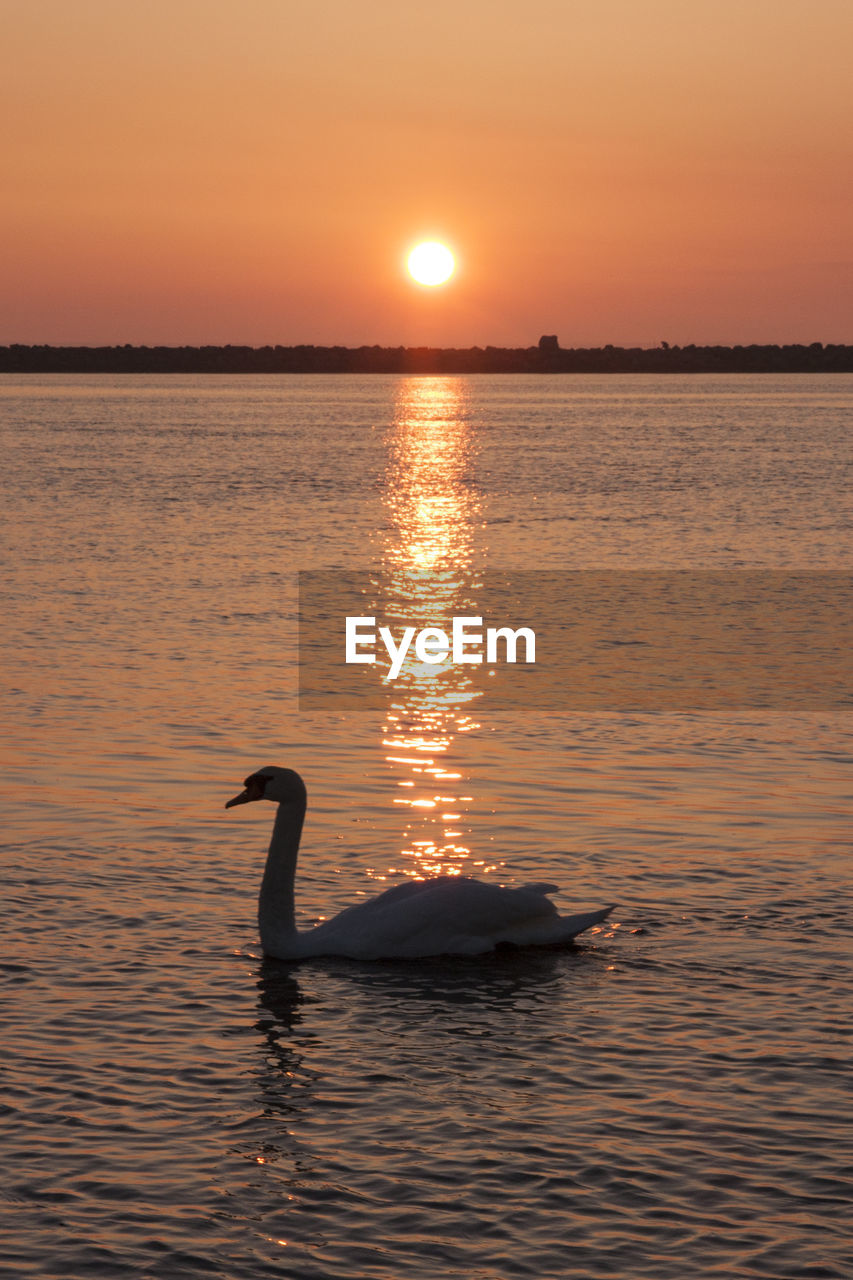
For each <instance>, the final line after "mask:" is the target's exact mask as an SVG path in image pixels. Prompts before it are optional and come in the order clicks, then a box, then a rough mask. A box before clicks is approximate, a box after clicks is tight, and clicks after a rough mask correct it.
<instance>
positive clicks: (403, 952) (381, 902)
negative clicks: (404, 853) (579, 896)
mask: <svg viewBox="0 0 853 1280" xmlns="http://www.w3.org/2000/svg"><path fill="white" fill-rule="evenodd" d="M243 786H244V790H243V791H242V792H241V793H240V794H239V795H237V796H234V798H233V800H229V801H228V802H227V804H226V805H225V808H226V809H231V808H233V807H234V806H235V805H238V804H248V803H249V802H250V801H253V800H272V802H273V803H274V804H276V805H278V810H277V812H276V816H275V822H274V824H273V832H272V840H271V841H270V848H269V853H268V854H267V861H266V866H265V868H264V875H263V880H262V881H261V891H260V896H259V899H258V927H259V931H260V936H261V945H262V946H263V949H264V952H265V953H266V955H268V956H272V957H273V958H274V959H278V960H298V959H307V958H308V957H312V956H313V957H317V956H345V957H347V958H348V959H351V960H380V959H419V958H425V957H427V956H439V955H482V954H483V953H484V952H488V951H492V950H493V949H494V948H495V947H496V946H498V945H499V944H500V943H509V944H513V945H515V946H553V945H555V944H559V943H567V942H570V941H571V939H572V938H574V937H575V936H576V935H577V934H579V933H583V931H584V929H589V928H590V927H591V926H592V925H594V924H599V923H600V922H601V921H602V920H604V919H605V918H606V917H607V916H608V915H609V914H610V912H611V911H612V910H613V907H612V906H610V907H604V908H603V909H601V910H598V911H587V912H584V913H583V914H581V915H574V916H561V915H558V913H557V908H556V907H555V906H554V904H553V902H551V901H550V900H549V899H548V898H547V897H546V896H545V895H546V894H548V893H555V892H556V885H552V884H526V885H522V887H521V888H520V889H505V888H501V887H500V886H499V885H493V884H486V883H484V882H483V881H482V880H473V879H470V878H469V877H467V876H436V877H434V878H433V879H430V880H407V881H404V882H403V884H398V885H394V886H393V887H392V888H390V889H386V890H385V892H384V893H380V894H379V895H378V896H377V897H375V898H371V899H370V900H369V901H367V902H359V903H357V904H356V905H355V906H352V907H347V908H346V909H345V910H344V911H341V913H340V914H339V915H337V916H335V917H334V919H332V920H326V921H324V922H323V923H322V924H319V925H317V926H316V927H315V928H313V929H306V930H304V931H299V930H297V928H296V923H295V918H294V899H293V883H294V879H295V875H296V857H297V854H298V852H299V838H300V836H301V834H302V823H303V821H304V819H305V806H306V803H307V797H306V792H305V783H304V782H303V781H302V779H301V778H300V776H299V774H298V773H296V772H295V771H294V770H293V769H283V768H280V767H279V766H277V765H265V766H264V767H263V768H261V769H257V770H256V771H255V772H254V773H251V774H250V775H249V777H248V778H246V780H245V782H244V783H243Z"/></svg>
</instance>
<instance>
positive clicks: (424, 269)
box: [408, 240, 456, 285]
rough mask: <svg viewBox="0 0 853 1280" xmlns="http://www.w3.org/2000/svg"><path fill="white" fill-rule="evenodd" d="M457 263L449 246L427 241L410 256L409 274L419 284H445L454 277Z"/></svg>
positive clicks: (418, 246)
mask: <svg viewBox="0 0 853 1280" xmlns="http://www.w3.org/2000/svg"><path fill="white" fill-rule="evenodd" d="M455 266H456V263H455V261H454V259H453V254H452V253H451V252H450V250H449V249H448V247H447V245H444V244H439V243H438V241H437V240H425V241H424V242H423V244H419V245H416V246H415V248H414V249H413V250H412V252H411V253H410V254H409V261H408V267H409V274H410V275H411V277H412V279H413V280H417V282H418V284H428V285H436V284H444V282H445V280H449V279H450V277H451V276H452V275H453V268H454V267H455Z"/></svg>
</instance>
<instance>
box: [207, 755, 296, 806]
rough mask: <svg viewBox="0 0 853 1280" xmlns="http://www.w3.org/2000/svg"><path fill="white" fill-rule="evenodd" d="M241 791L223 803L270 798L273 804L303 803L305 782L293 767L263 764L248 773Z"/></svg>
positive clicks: (230, 803) (243, 802)
mask: <svg viewBox="0 0 853 1280" xmlns="http://www.w3.org/2000/svg"><path fill="white" fill-rule="evenodd" d="M243 786H244V787H245V791H241V792H240V794H239V795H238V796H235V797H234V799H233V800H229V801H228V802H227V804H226V805H225V808H226V809H231V808H233V806H234V805H235V804H248V803H249V801H250V800H272V801H274V803H275V804H301V805H303V806H304V804H305V783H304V782H303V781H302V779H301V778H300V776H299V774H298V773H296V772H294V770H293V769H282V768H280V767H279V766H278V765H276V764H267V765H264V767H263V768H262V769H256V770H255V772H254V773H250V774H249V776H248V778H246V780H245V782H244V783H243Z"/></svg>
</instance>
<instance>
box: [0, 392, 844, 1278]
mask: <svg viewBox="0 0 853 1280" xmlns="http://www.w3.org/2000/svg"><path fill="white" fill-rule="evenodd" d="M0 399H2V423H3V425H2V432H3V456H4V469H3V477H2V484H3V488H4V510H5V512H6V526H7V528H6V537H7V543H8V556H7V559H6V562H5V568H4V570H3V574H4V581H3V616H4V639H3V654H2V657H3V670H4V685H5V689H4V693H3V714H4V723H5V724H6V725H7V726H8V728H7V731H6V732H5V733H4V742H3V748H2V751H3V756H2V766H3V768H2V778H3V790H4V810H5V813H6V819H5V827H4V839H3V854H4V886H5V892H4V908H5V909H4V912H3V928H4V946H3V952H2V961H0V967H2V971H3V978H4V986H5V1002H4V1004H3V1007H2V1014H0V1016H2V1026H3V1035H4V1062H5V1065H4V1073H3V1095H2V1104H3V1117H4V1123H3V1131H4V1155H3V1161H2V1175H1V1176H0V1186H1V1187H2V1193H3V1194H2V1204H3V1206H4V1209H5V1210H6V1211H7V1214H6V1216H7V1218H8V1223H7V1227H6V1230H5V1232H4V1234H3V1243H2V1244H1V1245H0V1267H2V1269H3V1274H7V1275H9V1276H15V1277H27V1276H38V1277H40V1278H41V1277H45V1278H48V1280H54V1278H55V1280H78V1278H79V1280H83V1278H87V1280H88V1277H109V1278H110V1280H112V1278H113V1277H115V1278H123V1277H131V1276H133V1277H157V1278H159V1277H163V1278H164V1280H172V1277H176V1278H177V1277H197V1276H214V1277H222V1278H223V1280H226V1278H227V1280H231V1278H232V1277H235V1276H240V1277H249V1276H252V1277H254V1276H258V1277H260V1276H284V1277H298V1278H299V1280H315V1278H316V1280H320V1278H322V1280H338V1278H339V1277H340V1278H343V1277H353V1276H358V1277H364V1278H365V1280H372V1278H374V1277H375V1278H377V1280H379V1278H381V1280H398V1278H399V1277H400V1276H402V1275H406V1276H412V1277H416V1278H417V1280H421V1278H423V1280H433V1278H435V1280H438V1278H442V1280H444V1278H445V1277H460V1280H463V1278H464V1280H512V1278H515V1277H532V1278H535V1280H552V1278H553V1280H558V1278H562V1277H579V1278H581V1277H582V1278H583V1280H597V1278H598V1277H608V1276H612V1277H619V1278H620V1280H624V1278H626V1277H635V1276H636V1277H643V1276H648V1277H654V1280H667V1278H668V1277H678V1278H679V1280H681V1278H682V1277H684V1276H688V1275H689V1276H691V1277H694V1276H695V1277H698V1276H703V1277H704V1276H724V1277H727V1278H728V1277H734V1276H765V1277H789V1276H790V1277H794V1276H796V1277H804V1276H805V1277H809V1276H813V1277H843V1276H847V1275H849V1274H850V1272H851V1267H853V1258H851V1251H850V1249H849V1246H848V1245H847V1243H846V1241H845V1234H844V1214H845V1209H846V1207H847V1206H849V1193H850V1183H849V1181H845V1169H846V1168H847V1169H849V1150H847V1151H846V1150H845V1146H844V1138H843V1134H842V1126H841V1122H842V1118H843V1116H844V1104H845V1101H846V1095H845V1084H846V1078H845V1073H844V1072H845V1068H844V1063H845V1032H846V1029H847V1022H846V1018H845V1016H844V1010H845V1008H846V1006H845V1005H843V1004H842V1001H843V1000H844V998H845V996H846V995H847V993H848V992H849V986H847V987H846V988H845V983H846V976H847V969H846V965H847V960H848V956H849V951H848V945H847V941H846V937H847V935H846V933H845V928H846V924H847V920H848V913H849V902H850V892H849V880H848V870H849V830H850V808H851V805H850V762H851V759H852V758H853V754H851V745H853V744H851V732H850V730H851V724H850V716H849V713H846V714H845V713H841V712H836V713H826V712H824V713H817V712H810V713H807V712H802V713H799V712H798V713H796V714H792V713H786V714H781V713H770V712H765V713H758V712H746V711H744V712H739V713H734V714H733V713H730V712H726V713H725V714H713V713H707V712H706V713H702V714H698V713H681V714H657V715H645V716H639V715H630V716H629V715H626V714H623V713H620V712H619V711H618V710H614V711H610V712H603V713H600V714H596V715H579V714H576V715H569V714H561V715H548V714H532V713H528V714H525V713H523V712H521V711H516V712H513V713H509V712H505V713H502V714H489V715H485V714H484V715H478V711H477V705H476V701H474V702H469V703H465V702H464V701H462V700H460V699H457V700H456V701H455V702H454V701H453V700H451V702H450V703H449V704H445V705H443V706H439V707H437V706H435V705H431V704H430V703H429V702H428V701H426V700H422V701H421V702H420V703H418V702H417V700H414V701H412V700H411V699H410V700H409V701H408V702H406V701H405V699H404V700H403V702H402V703H401V702H400V700H399V698H398V699H397V701H396V702H395V701H394V700H392V699H391V698H390V697H389V702H388V705H387V707H385V708H384V710H382V711H377V712H371V713H365V714H362V715H358V714H347V713H343V712H333V711H329V712H325V713H323V714H319V713H316V714H310V715H309V714H306V713H304V712H303V713H300V712H299V711H298V709H297V706H296V700H295V690H296V672H295V658H296V648H295V645H296V634H295V613H296V594H295V572H296V570H297V569H312V568H345V569H350V568H355V569H364V568H368V569H377V570H382V571H383V572H385V573H390V574H397V575H398V578H399V579H400V580H404V579H405V577H406V575H407V574H412V573H414V572H422V571H426V572H430V573H438V574H441V573H442V572H444V573H446V574H449V575H450V577H451V578H452V577H453V575H454V574H455V575H460V574H472V573H473V574H476V572H478V571H479V570H482V569H486V568H506V569H515V568H530V567H535V568H541V569H560V568H619V569H625V568H665V569H678V568H691V569H695V568H723V569H739V568H752V569H755V568H794V569H810V570H822V569H832V570H843V569H849V566H850V552H851V518H850V508H849V498H848V496H847V495H848V493H849V474H848V471H849V463H850V456H849V420H850V419H849V415H850V408H851V402H853V380H851V379H850V378H849V377H844V376H838V377H814V378H812V377H796V378H794V377H787V378H779V379H776V378H772V377H755V378H752V377H738V378H702V377H696V378H679V377H670V378H667V379H656V378H651V377H636V378H634V377H619V378H615V377H614V378H610V379H603V378H602V379H599V378H593V377H589V378H587V377H578V378H559V377H557V378H524V377H504V378H485V377H480V378H477V377H472V378H458V379H456V378H447V379H443V378H436V379H430V378H425V379H404V378H400V379H396V378H383V377H374V378H349V377H329V378H296V377H294V378H280V379H276V378H270V379H265V378H246V379H242V378H230V377H224V378H212V377H211V378H183V377H174V378H133V377H126V378H122V379H110V378H85V377H67V378H65V377H59V376H57V377H44V378H40V377H39V378H28V379H24V378H20V379H19V378H11V377H7V378H5V379H4V380H3V381H2V382H1V383H0ZM272 762H275V763H282V764H289V765H291V766H295V767H296V768H298V769H299V770H300V772H302V773H303V775H304V776H305V778H306V781H307V784H308V790H309V813H308V821H307V825H306V832H305V837H304V842H303V853H302V856H301V860H300V872H299V877H298V882H297V906H298V910H299V916H300V924H301V926H302V927H307V926H309V925H310V924H311V923H312V922H316V921H317V920H319V919H321V918H323V917H324V916H328V915H330V914H332V913H333V912H334V911H336V910H338V909H340V908H341V907H342V906H344V905H345V904H346V903H348V902H351V901H353V900H356V899H357V898H358V897H359V895H361V894H364V893H370V892H374V891H376V890H377V889H378V888H381V887H382V886H383V885H384V884H386V883H388V882H394V881H395V880H397V879H400V878H402V877H404V876H406V875H417V874H423V873H430V872H433V871H454V870H466V871H473V872H474V873H475V874H477V875H480V876H483V877H485V878H489V877H491V878H494V879H496V880H497V881H499V882H503V883H509V884H512V883H522V882H524V881H525V880H529V879H536V880H541V879H547V880H554V881H555V882H556V883H558V884H560V885H561V892H560V894H559V895H558V897H557V901H558V903H559V905H560V907H561V909H563V910H565V911H571V910H574V909H581V908H584V907H593V906H599V905H603V904H605V903H607V902H611V901H615V902H617V903H618V904H619V907H618V910H617V911H616V912H615V913H614V916H613V917H612V919H611V922H608V926H607V927H604V928H601V929H599V930H598V931H596V932H594V933H590V934H588V935H584V937H583V938H582V939H581V940H580V942H581V945H580V946H579V947H578V948H577V949H576V950H574V951H565V952H539V953H536V952H532V953H523V952H517V953H500V954H498V955H495V956H491V957H484V958H479V959H473V960H465V961H462V960H451V959H447V960H434V961H430V962H424V963H414V964H402V963H397V964H394V963H374V964H355V963H351V962H346V961H340V960H338V961H330V960H327V961H312V962H309V963H305V964H302V965H298V966H297V965H286V964H281V963H276V962H271V961H265V960H264V959H263V958H262V957H261V955H260V952H259V948H258V945H257V941H256V934H255V925H254V908H255V902H254V899H255V894H256V890H257V885H258V881H259V876H260V869H261V863H262V858H263V853H264V849H265V846H266V840H267V838H268V823H269V814H270V811H269V810H268V808H266V807H265V806H261V805H258V806H251V807H247V808H243V809H237V810H234V811H229V812H228V813H227V814H226V813H225V811H224V809H223V807H222V806H223V804H224V801H225V800H226V799H227V798H229V797H230V796H231V795H233V794H234V793H235V791H236V790H237V789H238V785H239V783H240V781H241V779H242V778H243V777H244V776H245V774H247V773H248V772H249V771H250V770H251V769H252V768H254V767H256V766H258V765H261V764H265V763H272Z"/></svg>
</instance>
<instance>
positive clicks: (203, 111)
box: [0, 0, 853, 346]
mask: <svg viewBox="0 0 853 1280" xmlns="http://www.w3.org/2000/svg"><path fill="white" fill-rule="evenodd" d="M0 40H2V47H3V50H4V54H3V63H4V71H3V76H2V80H0V109H1V110H2V118H3V120H4V129H3V142H2V147H3V150H4V153H5V154H4V156H3V165H2V172H3V188H4V195H3V200H2V203H0V280H2V295H3V304H2V310H0V342H49V343H123V342H132V343H149V344H153V343H158V342H162V343H168V344H180V343H191V344H196V343H225V342H234V343H251V344H253V345H260V344H264V343H277V342H279V343H283V344H292V343H297V342H314V343H320V344H333V343H342V344H344V345H348V346H354V345H360V344H361V343H374V342H378V343H381V344H383V345H396V344H398V343H404V344H407V345H409V344H418V343H430V344H437V345H444V346H453V345H456V346H471V345H486V344H487V343H493V344H495V345H502V346H503V345H508V346H527V345H530V344H533V343H535V342H536V341H537V339H538V337H539V335H540V334H541V333H543V332H547V333H557V334H559V337H560V341H561V343H562V344H563V345H564V346H584V345H593V346H597V345H602V344H603V343H606V342H613V343H617V344H639V345H643V346H655V345H657V344H658V343H659V342H660V341H661V340H664V339H665V340H667V341H669V342H670V343H688V342H697V343H705V342H723V343H737V342H761V341H768V342H798V341H799V342H812V341H823V342H853V305H851V304H853V248H851V227H852V226H853V215H852V214H851V209H853V198H851V197H853V165H851V134H853V130H851V121H852V120H853V90H851V75H850V65H851V52H853V4H851V2H850V0H713V2H708V0H642V3H639V2H638V0H595V2H594V3H593V2H592V0H584V3H577V2H576V0H535V2H534V3H533V4H530V5H522V4H519V3H518V0H452V2H451V0H430V3H429V4H428V5H424V6H418V5H414V4H402V3H399V0H325V2H324V0H316V3H314V4H313V5H308V4H303V3H300V4H297V3H295V0H241V2H240V3H236V2H235V0H147V2H146V3H145V4H130V3H125V2H124V0H118V2H117V0H74V2H73V3H69V0H3V3H2V6H0ZM425 237H429V238H439V239H444V240H445V241H446V242H447V243H448V244H449V245H450V246H451V247H452V248H453V249H454V251H455V252H456V254H457V257H458V262H459V267H458V271H457V274H456V276H455V277H454V279H453V281H452V282H451V283H450V284H448V285H446V286H443V287H442V288H440V289H438V290H432V291H428V290H424V289H422V288H418V287H417V286H415V285H413V284H412V283H411V282H410V281H409V280H408V278H407V277H406V275H405V272H404V260H405V254H406V251H407V249H408V248H409V247H410V246H411V245H412V244H413V243H415V242H416V241H417V240H418V239H422V238H425Z"/></svg>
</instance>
